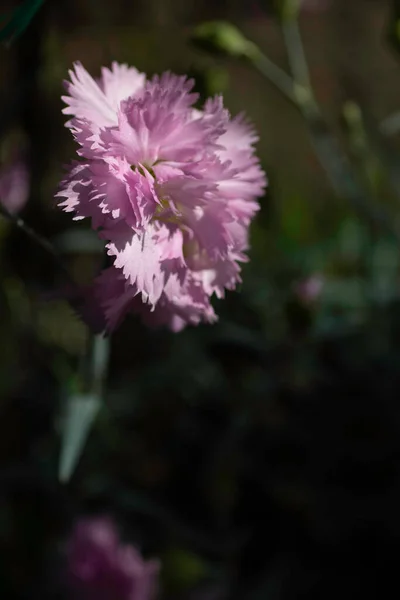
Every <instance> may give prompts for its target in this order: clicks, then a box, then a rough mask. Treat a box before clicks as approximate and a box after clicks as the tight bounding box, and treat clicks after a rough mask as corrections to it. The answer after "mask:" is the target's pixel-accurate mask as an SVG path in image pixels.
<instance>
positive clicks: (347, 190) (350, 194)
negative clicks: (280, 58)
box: [250, 12, 400, 240]
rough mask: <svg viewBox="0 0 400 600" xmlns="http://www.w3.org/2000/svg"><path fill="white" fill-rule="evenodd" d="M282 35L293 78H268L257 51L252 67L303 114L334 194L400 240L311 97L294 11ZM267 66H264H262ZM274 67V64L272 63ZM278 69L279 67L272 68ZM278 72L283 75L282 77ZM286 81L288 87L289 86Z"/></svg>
mask: <svg viewBox="0 0 400 600" xmlns="http://www.w3.org/2000/svg"><path fill="white" fill-rule="evenodd" d="M282 30H283V37H284V40H285V45H286V51H287V54H288V59H289V63H290V67H291V70H292V75H293V80H292V79H291V77H290V76H288V75H286V73H284V72H283V71H282V73H279V78H280V79H279V81H280V84H281V83H282V82H284V85H283V86H282V85H277V83H276V81H274V79H273V78H272V77H271V73H274V72H275V69H271V64H272V65H273V63H271V61H269V59H268V58H267V57H266V56H264V55H263V54H262V53H261V52H260V53H259V54H257V55H255V56H254V57H250V59H251V62H252V64H253V66H254V67H256V68H257V69H258V70H259V71H261V72H262V73H263V75H265V76H266V77H267V78H268V79H270V80H271V81H272V82H273V83H275V85H277V87H278V88H279V89H280V90H281V91H283V93H284V94H285V96H286V97H288V98H289V99H290V100H292V102H293V103H294V104H295V105H296V107H297V108H298V109H299V110H300V112H301V114H302V115H303V117H304V119H305V121H306V123H307V126H308V129H309V133H310V137H311V142H312V144H313V147H314V150H315V153H316V156H317V158H318V160H319V162H320V164H321V166H322V167H323V168H324V170H325V172H326V175H327V177H328V179H329V181H330V184H331V185H332V188H333V189H334V190H335V192H336V194H337V195H338V196H340V197H342V198H345V199H347V200H348V202H349V203H351V205H352V206H353V207H354V208H355V209H356V210H357V211H358V212H361V213H362V214H364V216H365V217H366V218H367V219H368V220H369V221H370V222H371V223H372V224H378V225H380V226H381V227H382V228H384V229H386V230H387V231H389V232H390V233H391V234H392V235H393V236H395V237H396V238H397V239H399V240H400V231H399V228H398V227H397V226H396V224H395V223H394V222H393V219H392V218H391V216H390V215H389V214H388V213H387V212H386V211H385V210H382V209H380V208H378V207H376V206H375V204H374V203H373V202H372V201H370V200H367V199H366V195H367V194H366V192H365V190H364V189H363V187H362V186H361V185H360V184H359V182H358V180H357V178H356V177H355V176H354V173H353V170H352V167H351V164H350V162H349V160H348V157H347V156H346V154H345V153H344V152H343V151H342V149H341V148H340V146H339V144H338V142H337V140H336V138H335V137H334V136H333V135H332V133H331V131H330V128H329V126H328V125H327V123H326V121H325V119H324V117H323V115H322V113H321V110H320V108H319V105H318V103H317V102H316V100H315V96H314V92H313V89H312V85H311V80H310V74H309V69H308V64H307V59H306V56H305V52H304V47H303V43H302V39H301V34H300V30H299V25H298V20H297V14H296V13H295V12H294V13H293V14H288V15H286V16H285V17H284V18H283V19H282ZM266 66H267V67H268V68H265V67H266ZM273 67H275V65H273ZM276 69H277V70H279V71H280V69H279V67H276ZM282 74H283V75H284V77H282ZM289 82H290V87H289Z"/></svg>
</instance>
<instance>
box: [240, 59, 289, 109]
mask: <svg viewBox="0 0 400 600" xmlns="http://www.w3.org/2000/svg"><path fill="white" fill-rule="evenodd" d="M251 62H252V63H253V65H254V66H255V67H256V68H257V69H258V70H259V71H260V73H261V74H262V75H264V77H266V78H267V79H269V81H270V82H271V83H273V84H274V86H275V87H276V88H277V89H278V90H279V91H280V92H282V94H283V95H284V96H286V98H288V100H290V101H291V102H293V103H294V104H297V99H296V94H295V89H294V83H293V80H292V78H291V77H290V76H289V75H287V74H286V73H285V71H284V70H283V69H281V68H280V67H278V65H276V64H275V63H274V62H273V61H272V60H270V59H269V58H268V56H266V55H265V54H263V53H262V52H257V54H256V55H255V56H254V57H252V58H251Z"/></svg>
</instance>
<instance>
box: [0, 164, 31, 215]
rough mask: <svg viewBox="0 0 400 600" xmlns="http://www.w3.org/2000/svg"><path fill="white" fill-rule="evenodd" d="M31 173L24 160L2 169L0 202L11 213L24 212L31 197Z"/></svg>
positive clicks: (0, 174)
mask: <svg viewBox="0 0 400 600" xmlns="http://www.w3.org/2000/svg"><path fill="white" fill-rule="evenodd" d="M29 179H30V178H29V171H28V168H27V166H26V164H25V162H24V161H23V160H22V159H15V160H13V161H12V162H10V163H9V164H5V165H4V166H3V167H2V168H0V202H1V204H2V205H3V206H4V207H5V208H6V209H7V210H8V211H9V212H10V213H11V214H16V213H18V212H19V211H20V210H22V209H23V208H24V206H25V204H26V202H27V200H28V196H29Z"/></svg>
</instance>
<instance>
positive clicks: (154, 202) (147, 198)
mask: <svg viewBox="0 0 400 600" xmlns="http://www.w3.org/2000/svg"><path fill="white" fill-rule="evenodd" d="M141 171H142V172H141V173H140V172H139V170H137V169H136V170H135V171H133V170H132V169H130V168H128V169H126V170H125V173H124V181H125V186H126V191H127V194H128V197H129V202H130V206H131V211H132V213H133V215H134V220H133V219H130V220H129V223H130V225H131V226H132V227H133V228H134V229H135V230H137V231H140V230H141V229H143V228H144V227H146V226H147V225H148V223H149V222H150V220H151V219H152V218H153V217H154V214H155V211H156V209H157V208H158V207H159V206H160V200H159V198H158V196H157V193H156V190H155V187H154V178H153V177H152V175H151V174H150V173H149V172H148V171H147V169H146V168H145V167H142V169H141Z"/></svg>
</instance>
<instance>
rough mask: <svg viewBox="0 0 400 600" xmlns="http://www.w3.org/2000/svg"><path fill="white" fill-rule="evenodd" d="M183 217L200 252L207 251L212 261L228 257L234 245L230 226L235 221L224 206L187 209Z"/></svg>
mask: <svg viewBox="0 0 400 600" xmlns="http://www.w3.org/2000/svg"><path fill="white" fill-rule="evenodd" d="M183 215H184V220H185V223H186V224H187V225H188V226H189V227H190V229H191V230H192V231H193V235H194V238H195V239H196V240H197V242H198V244H199V246H200V251H202V250H203V251H205V252H206V253H207V255H208V256H209V257H210V259H211V260H219V259H220V258H224V257H225V256H227V254H228V252H229V249H230V248H231V247H232V244H233V241H232V239H231V235H230V231H229V228H228V225H229V223H232V222H233V221H234V219H233V217H232V215H231V214H230V213H229V212H228V211H227V210H226V208H225V207H224V205H223V204H217V203H214V204H213V205H212V204H211V203H210V205H208V206H207V207H202V206H196V207H195V208H194V209H192V210H187V209H185V210H184V213H183Z"/></svg>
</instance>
